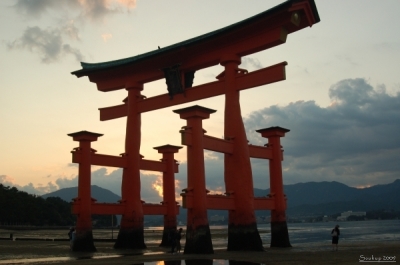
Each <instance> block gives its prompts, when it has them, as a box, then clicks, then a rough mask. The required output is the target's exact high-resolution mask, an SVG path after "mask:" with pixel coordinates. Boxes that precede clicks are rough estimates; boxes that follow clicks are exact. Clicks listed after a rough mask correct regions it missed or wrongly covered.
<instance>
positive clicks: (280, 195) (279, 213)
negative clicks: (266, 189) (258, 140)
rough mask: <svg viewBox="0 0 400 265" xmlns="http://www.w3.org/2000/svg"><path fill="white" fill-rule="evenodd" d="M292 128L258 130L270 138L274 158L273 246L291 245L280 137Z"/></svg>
mask: <svg viewBox="0 0 400 265" xmlns="http://www.w3.org/2000/svg"><path fill="white" fill-rule="evenodd" d="M289 131H290V130H288V129H285V128H281V127H270V128H266V129H261V130H257V132H259V133H261V136H262V137H265V138H268V146H269V147H271V148H272V156H273V158H272V159H270V160H269V172H270V197H272V198H273V199H274V202H275V208H274V209H273V210H272V211H271V247H291V245H290V241H289V233H288V228H287V222H286V213H285V210H286V199H285V195H284V191H283V179H282V160H283V153H282V152H283V151H282V146H281V141H280V138H281V137H284V136H285V133H287V132H289Z"/></svg>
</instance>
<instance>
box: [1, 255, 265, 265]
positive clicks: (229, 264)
mask: <svg viewBox="0 0 400 265" xmlns="http://www.w3.org/2000/svg"><path fill="white" fill-rule="evenodd" d="M123 256H127V255H110V256H98V257H96V256H86V257H85V256H82V257H52V258H36V259H18V260H0V264H24V263H33V262H34V263H47V262H57V261H73V260H84V259H107V258H118V257H123ZM129 256H130V255H129ZM131 265H264V264H263V263H254V262H244V261H235V260H208V259H199V260H194V259H193V260H168V261H152V262H144V263H143V262H142V263H132V264H131Z"/></svg>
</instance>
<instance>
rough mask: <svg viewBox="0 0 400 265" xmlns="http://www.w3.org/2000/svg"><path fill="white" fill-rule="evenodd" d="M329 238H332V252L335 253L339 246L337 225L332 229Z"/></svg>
mask: <svg viewBox="0 0 400 265" xmlns="http://www.w3.org/2000/svg"><path fill="white" fill-rule="evenodd" d="M331 236H332V250H333V251H334V250H336V251H337V250H338V244H339V236H340V230H339V225H336V226H335V228H333V229H332V232H331Z"/></svg>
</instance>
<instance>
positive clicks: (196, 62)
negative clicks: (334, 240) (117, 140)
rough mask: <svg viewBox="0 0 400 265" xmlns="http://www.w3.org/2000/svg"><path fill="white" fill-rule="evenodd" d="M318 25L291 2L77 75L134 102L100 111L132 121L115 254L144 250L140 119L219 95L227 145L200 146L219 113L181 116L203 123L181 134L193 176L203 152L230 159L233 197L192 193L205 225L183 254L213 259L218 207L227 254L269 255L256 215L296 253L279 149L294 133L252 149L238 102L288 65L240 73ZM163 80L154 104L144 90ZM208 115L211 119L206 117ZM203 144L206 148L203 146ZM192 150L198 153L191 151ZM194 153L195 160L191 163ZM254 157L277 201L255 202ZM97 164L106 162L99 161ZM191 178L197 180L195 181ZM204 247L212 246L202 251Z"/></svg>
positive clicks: (196, 228)
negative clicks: (208, 78) (262, 164)
mask: <svg viewBox="0 0 400 265" xmlns="http://www.w3.org/2000/svg"><path fill="white" fill-rule="evenodd" d="M319 20H320V19H319V15H318V11H317V9H316V6H315V3H314V0H288V1H286V2H284V3H282V4H280V5H277V6H275V7H274V8H271V9H269V10H267V11H264V12H262V13H260V14H258V15H255V16H253V17H250V18H248V19H246V20H243V21H241V22H238V23H235V24H232V25H230V26H227V27H225V28H222V29H219V30H216V31H213V32H210V33H207V34H204V35H201V36H199V37H196V38H192V39H189V40H186V41H183V42H180V43H177V44H174V45H171V46H168V47H164V48H162V49H155V50H153V51H150V52H148V53H145V54H141V55H137V56H134V57H130V58H125V59H121V60H116V61H111V62H104V63H95V64H89V63H81V65H82V69H81V70H78V71H75V72H73V73H72V74H74V75H76V76H77V77H82V76H88V78H89V80H90V81H91V82H94V83H96V85H97V88H98V90H100V91H103V92H109V91H114V90H118V89H126V90H127V92H128V97H127V100H124V103H123V104H121V105H117V106H112V107H107V108H101V109H100V120H102V121H106V120H111V119H116V118H120V117H127V125H126V139H125V159H124V162H123V163H124V167H123V177H122V188H121V189H122V201H123V202H124V203H125V206H124V207H125V208H124V214H123V216H122V220H121V226H120V231H119V234H118V239H117V242H116V244H115V247H116V248H143V247H145V244H144V237H143V229H144V227H143V215H144V210H143V209H144V208H143V203H142V201H141V199H140V175H139V171H140V169H141V157H140V135H141V129H140V124H141V113H144V112H149V111H153V110H157V109H162V108H166V107H171V106H175V105H179V104H183V103H188V102H193V101H197V100H201V99H206V98H210V97H215V96H219V95H224V96H225V109H224V115H225V122H224V137H225V139H222V140H220V139H218V140H217V139H214V138H212V137H210V136H205V135H201V137H200V136H199V135H198V136H197V138H196V139H197V140H194V139H193V129H196V130H198V131H199V128H201V122H200V123H198V121H199V119H200V121H201V119H203V118H208V117H207V115H209V114H210V113H212V112H210V109H208V110H207V108H203V107H200V106H194V107H192V109H190V108H189V109H190V110H188V109H180V110H176V112H177V113H178V114H179V115H180V116H181V118H183V119H187V122H188V123H189V122H190V123H193V121H191V120H197V121H196V122H194V123H193V124H196V125H195V126H194V127H193V126H192V128H191V130H192V131H191V132H189V131H182V132H181V133H182V135H183V139H184V141H185V143H184V144H185V145H186V146H187V148H188V167H189V168H188V172H189V169H191V170H190V171H195V170H196V168H195V167H200V168H202V167H203V166H204V165H202V163H204V157H203V158H202V159H201V152H202V150H203V149H210V150H215V151H218V152H222V153H224V154H225V155H224V161H225V162H224V167H225V173H224V180H225V189H226V196H227V197H228V196H231V197H230V198H222V199H219V198H214V197H215V196H214V197H212V196H213V195H207V196H206V194H203V193H204V190H205V186H204V187H203V186H201V187H198V189H200V190H201V192H200V193H199V192H198V191H194V190H193V193H191V191H190V190H191V187H188V189H187V190H186V191H187V193H185V194H184V203H185V204H186V206H188V207H192V209H195V211H194V212H195V214H196V218H200V219H201V220H202V221H201V222H199V223H191V221H190V220H187V222H188V232H190V233H187V235H186V245H185V251H184V252H185V253H210V252H213V248H212V243H211V238H208V237H210V235H209V233H208V232H207V231H209V227H208V219H207V216H206V211H205V210H204V208H205V209H210V208H212V207H213V205H215V207H217V206H218V205H219V206H218V207H220V208H223V209H226V210H228V211H229V229H228V250H256V251H258V250H262V249H263V246H262V242H261V239H260V236H259V232H258V230H257V226H256V219H255V215H254V210H256V209H270V210H271V211H272V214H271V233H272V238H271V246H278V247H287V246H290V243H289V238H288V233H287V225H286V216H285V209H286V199H285V196H284V194H283V184H282V170H281V160H282V158H283V157H282V150H281V147H280V141H279V139H280V137H283V136H284V135H285V133H286V132H288V130H286V129H284V128H280V127H271V128H267V129H262V130H258V132H259V133H261V135H262V136H263V137H266V138H268V141H269V142H268V146H267V147H257V146H250V145H248V143H247V137H246V133H245V128H244V125H243V120H242V116H241V110H240V100H239V95H240V91H241V90H244V89H250V88H253V87H258V86H262V85H266V84H270V83H274V82H278V81H282V80H285V66H286V65H287V63H286V62H281V63H278V64H275V65H272V66H269V67H266V68H263V69H260V70H257V71H253V72H248V71H247V70H245V69H241V68H239V65H240V63H241V58H242V57H243V56H247V55H250V54H253V53H256V52H259V51H262V50H265V49H269V48H272V47H274V46H277V45H280V44H283V43H285V42H286V38H287V36H288V34H290V33H293V32H295V31H298V30H300V29H303V28H305V27H308V26H310V27H311V26H312V25H313V24H315V23H317V22H319ZM217 64H220V65H222V66H223V67H224V71H223V72H222V73H221V74H219V75H218V76H216V79H217V80H216V81H215V82H210V83H206V84H202V85H198V86H192V82H193V77H194V73H195V72H196V71H197V70H200V69H203V68H206V67H210V66H214V65H217ZM179 77H180V80H179ZM163 78H165V79H166V85H167V89H168V93H165V94H162V95H158V96H154V97H149V98H146V97H145V96H144V95H142V94H141V91H142V90H143V85H144V84H146V83H149V82H152V81H156V80H159V79H163ZM179 81H180V82H179ZM176 82H178V83H176ZM204 111H205V112H206V113H207V112H209V113H208V114H205V113H203V112H204ZM191 112H194V114H193V113H191ZM201 113H203V114H201ZM182 115H183V116H182ZM185 115H186V116H185ZM187 115H189V116H187ZM191 115H194V116H193V117H192V116H191ZM196 115H200V116H199V117H197V116H196ZM202 115H203V116H202ZM202 117H203V118H202ZM199 132H200V131H199ZM219 140H220V141H219ZM198 141H201V145H199V142H198ZM188 143H190V145H191V147H189V145H188ZM192 147H194V148H195V150H196V151H193V150H191V151H189V148H192ZM200 150H201V151H200ZM192 151H193V152H192ZM189 153H193V154H195V155H193V154H192V155H190V157H189ZM193 156H194V157H193ZM250 157H259V158H265V159H269V161H270V182H271V194H270V195H269V197H268V198H262V199H258V198H254V195H253V180H252V173H251V164H250ZM195 158H196V159H197V158H200V164H199V163H197V164H196V163H195V166H194V167H193V168H191V164H192V163H191V162H190V161H194V160H193V159H195ZM94 159H100V158H99V157H97V158H96V156H94ZM116 161H117V160H116ZM201 161H203V162H201ZM271 168H272V169H271ZM193 174H195V173H193ZM189 178H190V176H188V181H189ZM188 186H189V184H188ZM193 189H196V187H194V188H193ZM193 196H195V197H196V196H197V197H196V198H201V201H202V202H203V203H202V204H201V203H200V204H199V203H193V200H192V199H191V198H192V197H193ZM203 197H204V198H203ZM213 200H214V202H213ZM222 201H226V203H225V204H224V203H222ZM193 207H194V208H193ZM188 217H189V213H188ZM189 230H190V231H189ZM204 232H206V233H204ZM199 235H205V237H201V236H200V237H199ZM203 244H208V245H207V246H203Z"/></svg>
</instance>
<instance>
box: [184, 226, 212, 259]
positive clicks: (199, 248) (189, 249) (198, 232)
mask: <svg viewBox="0 0 400 265" xmlns="http://www.w3.org/2000/svg"><path fill="white" fill-rule="evenodd" d="M184 254H214V249H213V245H212V241H211V232H210V226H209V225H204V226H198V227H196V228H192V227H188V228H187V231H186V243H185V251H184Z"/></svg>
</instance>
